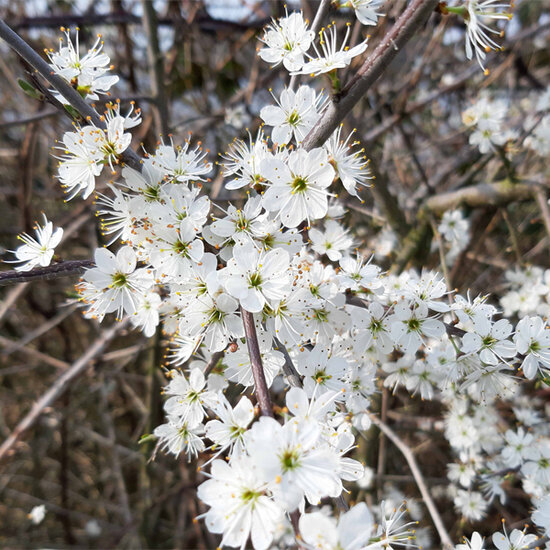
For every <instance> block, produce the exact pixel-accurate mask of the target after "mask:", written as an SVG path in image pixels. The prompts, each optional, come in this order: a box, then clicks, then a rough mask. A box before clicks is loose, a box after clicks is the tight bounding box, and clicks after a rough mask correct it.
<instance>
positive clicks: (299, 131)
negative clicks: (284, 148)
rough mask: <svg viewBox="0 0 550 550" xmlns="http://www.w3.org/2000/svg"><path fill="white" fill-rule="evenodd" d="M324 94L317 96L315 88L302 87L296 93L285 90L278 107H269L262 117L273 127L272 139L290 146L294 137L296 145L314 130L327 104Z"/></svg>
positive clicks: (261, 114)
mask: <svg viewBox="0 0 550 550" xmlns="http://www.w3.org/2000/svg"><path fill="white" fill-rule="evenodd" d="M325 99H326V98H325V97H324V96H323V94H319V95H317V94H316V93H315V90H314V89H313V88H310V87H309V86H300V87H299V88H298V90H297V91H296V92H294V91H293V90H290V89H288V88H285V89H284V90H283V91H282V92H281V98H280V100H279V101H277V100H275V101H277V105H267V106H266V107H264V108H263V109H262V110H261V111H260V117H261V118H262V119H263V121H264V122H265V123H266V124H267V125H268V126H273V131H272V132H271V139H272V141H273V142H274V143H277V144H279V145H283V144H288V143H289V142H290V140H291V139H292V136H294V139H295V140H296V143H298V144H299V143H300V142H301V141H302V139H304V137H305V136H306V135H307V134H308V132H309V131H310V130H311V128H313V125H314V124H315V123H316V122H317V120H318V119H319V115H320V113H321V112H322V110H323V107H324V104H325Z"/></svg>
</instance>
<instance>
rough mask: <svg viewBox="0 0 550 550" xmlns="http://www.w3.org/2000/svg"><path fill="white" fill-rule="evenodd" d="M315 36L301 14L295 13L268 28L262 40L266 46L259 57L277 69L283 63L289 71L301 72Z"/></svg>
mask: <svg viewBox="0 0 550 550" xmlns="http://www.w3.org/2000/svg"><path fill="white" fill-rule="evenodd" d="M314 38H315V35H314V34H313V31H310V30H308V28H307V22H306V21H304V18H303V16H302V14H301V13H300V12H294V13H291V14H290V15H287V16H286V17H282V18H281V19H279V20H278V21H273V22H272V23H271V25H269V26H268V27H267V32H266V33H265V34H264V37H263V38H262V42H263V43H264V44H265V45H266V47H265V48H262V49H261V50H260V51H259V52H258V55H259V56H260V57H261V58H262V59H263V60H264V61H266V62H267V63H271V64H272V65H273V66H274V67H276V66H277V65H278V64H279V63H281V61H282V62H283V65H284V66H285V69H286V70H287V71H296V70H299V69H300V68H301V67H302V65H303V64H304V53H305V52H306V51H307V50H308V49H309V47H310V45H311V43H312V42H313V39H314Z"/></svg>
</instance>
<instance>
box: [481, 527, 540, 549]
mask: <svg viewBox="0 0 550 550" xmlns="http://www.w3.org/2000/svg"><path fill="white" fill-rule="evenodd" d="M492 538H493V543H494V545H495V546H496V547H497V549H498V550H522V549H525V548H529V547H530V545H531V543H533V542H535V541H536V540H537V535H528V534H527V533H525V529H524V530H523V531H520V530H519V529H514V530H513V531H512V532H511V533H507V532H506V530H504V534H503V533H494V534H493V537H492Z"/></svg>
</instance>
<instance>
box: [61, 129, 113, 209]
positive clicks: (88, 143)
mask: <svg viewBox="0 0 550 550" xmlns="http://www.w3.org/2000/svg"><path fill="white" fill-rule="evenodd" d="M101 137H102V136H101V130H98V129H97V128H95V127H94V126H86V127H84V128H82V129H79V130H78V131H77V132H65V133H64V134H63V146H62V147H59V149H61V150H63V151H64V153H65V156H64V157H61V158H60V162H59V171H58V178H59V181H60V182H61V185H62V187H63V188H65V189H67V193H69V195H70V196H69V200H70V199H72V198H73V197H75V196H76V195H77V194H78V193H79V192H82V197H83V198H84V199H87V198H88V197H89V196H90V195H91V194H92V192H93V191H94V189H95V178H96V177H97V176H99V174H101V171H102V170H103V164H102V160H103V154H102V153H101V151H100V150H99V147H97V140H98V139H100V138H101Z"/></svg>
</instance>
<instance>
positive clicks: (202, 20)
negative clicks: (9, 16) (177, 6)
mask: <svg viewBox="0 0 550 550" xmlns="http://www.w3.org/2000/svg"><path fill="white" fill-rule="evenodd" d="M269 21H270V19H269V18H262V19H256V20H251V21H247V22H245V23H242V22H238V21H228V20H224V19H214V18H212V17H210V16H209V15H208V14H207V13H205V12H201V14H199V15H197V16H196V17H195V18H194V20H193V24H194V25H196V26H198V27H199V28H200V29H201V30H202V31H206V32H216V31H221V30H234V31H239V30H246V29H261V28H263V27H264V26H265V25H266V24H268V23H269ZM140 23H141V18H140V17H138V16H137V15H134V14H132V13H124V12H122V13H120V12H118V13H114V12H113V13H85V14H84V15H77V14H74V13H64V14H62V15H44V16H36V17H22V18H19V19H15V20H14V21H12V22H11V27H12V28H14V29H16V30H21V29H37V28H41V27H42V28H52V29H58V28H59V27H60V26H62V25H63V26H69V25H74V26H77V27H89V26H94V25H101V26H104V25H139V24H140ZM182 23H183V24H184V25H185V26H186V27H189V26H190V24H189V23H187V22H186V21H181V20H176V19H174V18H173V17H159V19H158V24H159V25H161V26H165V27H174V26H176V25H181V24H182Z"/></svg>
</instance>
